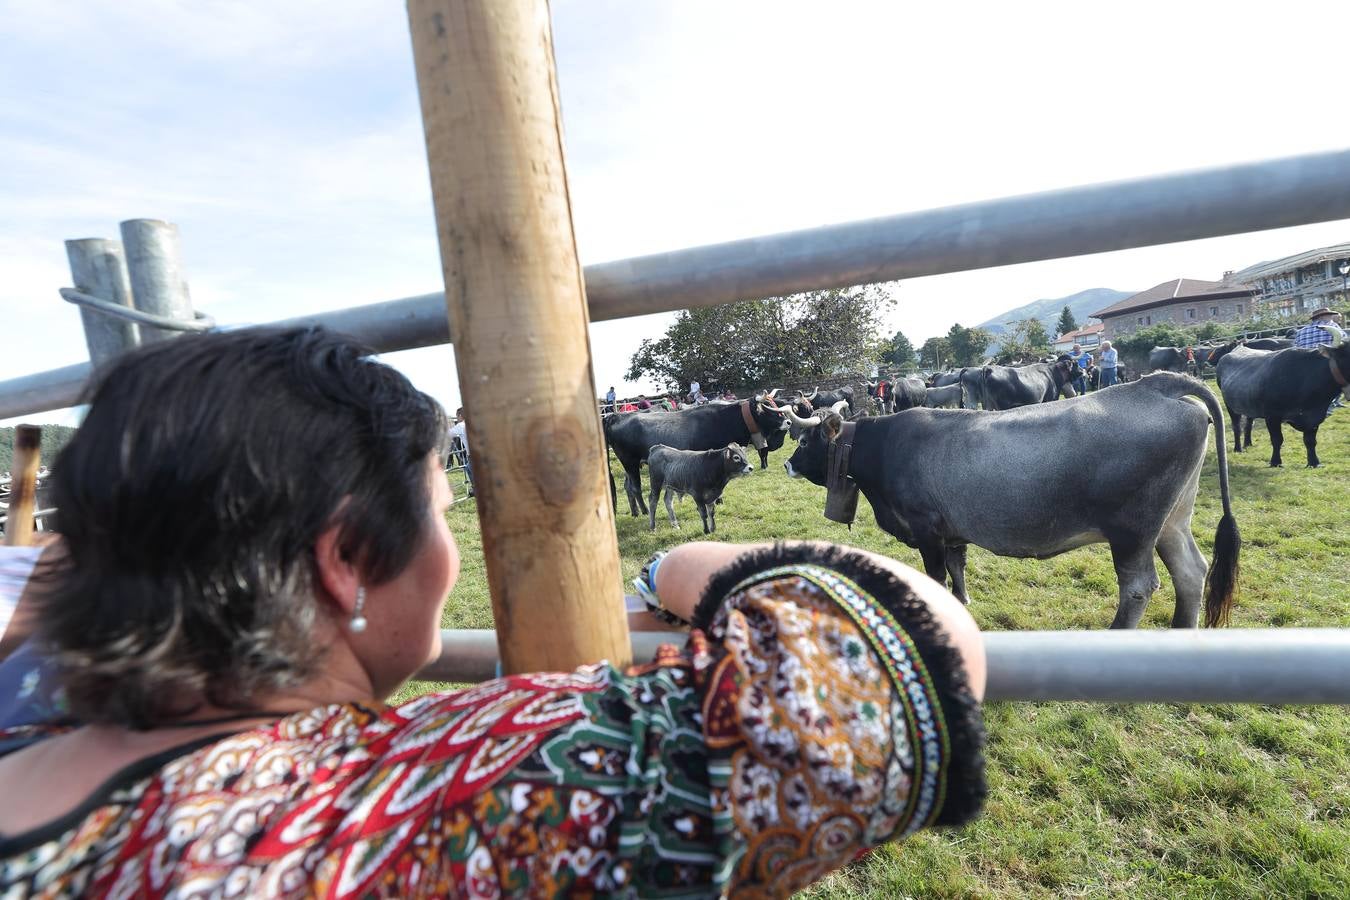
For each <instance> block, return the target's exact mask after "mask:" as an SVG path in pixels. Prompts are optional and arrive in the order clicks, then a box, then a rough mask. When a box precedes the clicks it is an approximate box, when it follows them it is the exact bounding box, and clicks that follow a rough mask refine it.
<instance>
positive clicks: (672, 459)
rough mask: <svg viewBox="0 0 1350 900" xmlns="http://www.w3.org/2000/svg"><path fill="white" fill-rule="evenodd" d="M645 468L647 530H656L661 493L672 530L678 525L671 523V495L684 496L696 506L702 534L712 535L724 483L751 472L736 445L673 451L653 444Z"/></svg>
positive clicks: (743, 454) (673, 516) (670, 448)
mask: <svg viewBox="0 0 1350 900" xmlns="http://www.w3.org/2000/svg"><path fill="white" fill-rule="evenodd" d="M647 468H648V470H649V472H648V474H649V475H650V477H651V480H652V496H651V501H650V503H649V504H648V508H649V510H650V512H649V513H648V516H649V519H648V522H649V524H650V525H651V530H652V531H655V530H656V499H657V497H658V496H659V495H660V494H661V491H662V490H664V491H665V492H666V513H667V514H668V515H669V516H670V524H671V525H672V526H673V527H675V528H679V527H680V523H679V522H677V521H675V506H674V504H673V503H672V502H671V498H672V497H673V495H675V494H679V495H681V496H683V495H685V494H688V495H689V496H691V497H693V498H694V504H695V505H696V506H698V514H699V517H700V518H702V519H703V533H704V534H712V533H713V532H715V531H716V530H717V500H718V498H720V497H721V496H722V491H723V490H725V489H726V486H727V482H728V481H730V480H731V479H733V478H736V477H737V476H739V475H749V474H751V473H752V472H754V471H755V470H754V468H753V467H752V466H751V465H750V461H749V460H748V459H747V458H746V456H745V450H744V449H742V448H741V446H740V444H728V445H727V446H726V447H724V448H722V449H721V450H676V449H675V448H674V447H667V446H666V445H665V444H657V445H656V446H655V447H652V448H651V450H650V451H649V452H648V454H647Z"/></svg>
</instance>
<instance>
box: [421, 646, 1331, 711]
mask: <svg viewBox="0 0 1350 900" xmlns="http://www.w3.org/2000/svg"><path fill="white" fill-rule="evenodd" d="M982 637H983V638H984V649H985V653H986V656H987V658H988V663H989V680H988V688H987V691H986V699H988V700H1035V701H1040V700H1093V701H1099V702H1108V703H1109V702H1135V701H1147V702H1157V703H1324V704H1350V629H1334V628H1246V629H1235V630H1231V631H1196V630H1175V631H1152V630H1150V631H1021V632H1018V631H986V632H984V633H983V634H982ZM632 639H633V658H634V660H638V661H646V660H650V659H651V658H652V656H653V655H654V654H655V652H656V648H657V647H658V646H659V645H661V644H668V643H676V644H678V643H681V642H682V641H683V637H682V636H681V635H679V634H674V633H671V632H634V633H633V634H632ZM441 648H442V649H441V655H440V658H439V659H438V660H437V661H436V662H434V663H432V664H431V665H430V666H428V667H427V668H425V669H423V670H422V672H421V673H419V675H418V677H419V678H424V679H428V680H433V681H456V682H475V681H486V680H488V679H491V678H494V677H496V675H497V674H498V670H497V636H496V634H495V632H492V631H487V630H464V631H442V632H441Z"/></svg>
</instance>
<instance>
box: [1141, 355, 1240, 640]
mask: <svg viewBox="0 0 1350 900" xmlns="http://www.w3.org/2000/svg"><path fill="white" fill-rule="evenodd" d="M1152 377H1154V378H1157V377H1159V376H1157V375H1155V376H1152ZM1168 380H1169V381H1173V380H1174V381H1175V382H1177V383H1179V384H1181V385H1184V387H1182V389H1181V390H1180V391H1178V392H1177V393H1178V394H1180V395H1182V396H1191V397H1194V398H1195V399H1197V400H1199V401H1200V402H1201V403H1203V404H1204V406H1205V409H1206V410H1208V411H1209V420H1210V422H1212V423H1213V424H1214V447H1215V451H1216V452H1217V453H1218V457H1219V498H1220V500H1221V501H1222V502H1223V517H1222V518H1221V519H1219V527H1218V528H1217V529H1216V530H1215V532H1214V559H1213V560H1212V561H1211V562H1210V564H1209V573H1208V574H1207V575H1206V576H1205V625H1206V627H1208V628H1215V627H1217V626H1219V625H1227V624H1228V616H1229V613H1231V612H1232V610H1233V600H1234V598H1235V596H1236V594H1237V583H1238V568H1239V566H1238V553H1239V551H1240V550H1241V549H1242V536H1241V535H1240V534H1239V533H1238V526H1237V519H1235V518H1233V506H1232V503H1231V501H1230V495H1229V491H1228V435H1227V433H1226V432H1225V431H1224V422H1223V408H1222V407H1220V406H1219V401H1218V399H1217V398H1216V397H1215V396H1214V393H1213V392H1212V391H1211V390H1210V389H1209V388H1207V387H1205V386H1204V385H1203V384H1202V383H1200V382H1199V381H1196V380H1195V379H1194V378H1186V377H1184V376H1172V377H1170V378H1169V379H1168Z"/></svg>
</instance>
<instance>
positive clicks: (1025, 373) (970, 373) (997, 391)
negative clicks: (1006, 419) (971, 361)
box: [961, 356, 1079, 409]
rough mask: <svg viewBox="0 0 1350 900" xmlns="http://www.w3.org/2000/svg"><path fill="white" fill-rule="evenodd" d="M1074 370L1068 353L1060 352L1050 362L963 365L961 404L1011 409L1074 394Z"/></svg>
mask: <svg viewBox="0 0 1350 900" xmlns="http://www.w3.org/2000/svg"><path fill="white" fill-rule="evenodd" d="M1078 371H1079V370H1078V364H1077V363H1076V362H1074V361H1073V359H1072V358H1071V357H1068V356H1061V357H1060V358H1059V359H1057V360H1056V361H1054V362H1052V363H1031V364H1030V365H1026V366H985V367H983V368H978V369H977V368H974V367H971V368H968V369H964V370H962V373H961V387H962V389H963V390H964V392H965V401H964V402H965V406H966V408H967V409H974V408H975V404H976V403H980V404H983V406H984V408H985V409H1015V408H1017V407H1019V406H1031V405H1032V404H1036V403H1049V402H1050V401H1051V400H1054V399H1056V398H1058V397H1059V395H1060V394H1063V395H1064V396H1066V397H1073V396H1075V395H1076V392H1075V391H1074V389H1073V380H1074V378H1076V377H1078Z"/></svg>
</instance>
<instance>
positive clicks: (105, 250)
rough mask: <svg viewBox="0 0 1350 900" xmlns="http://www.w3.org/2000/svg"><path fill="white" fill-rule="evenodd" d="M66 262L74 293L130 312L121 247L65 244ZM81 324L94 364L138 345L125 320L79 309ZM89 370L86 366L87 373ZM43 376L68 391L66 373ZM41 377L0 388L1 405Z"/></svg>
mask: <svg viewBox="0 0 1350 900" xmlns="http://www.w3.org/2000/svg"><path fill="white" fill-rule="evenodd" d="M66 258H67V259H68V260H70V278H71V282H72V283H73V284H74V285H75V289H76V290H78V291H82V292H84V293H87V294H93V295H94V296H96V297H99V298H100V299H102V300H103V301H104V302H106V303H108V304H110V305H112V306H117V307H121V308H123V309H131V282H130V281H129V280H128V277H127V263H126V257H125V256H124V255H123V252H122V245H121V244H119V243H118V242H117V241H109V240H105V239H103V238H81V239H79V240H74V241H66ZM80 321H81V323H82V324H83V325H84V341H85V346H87V347H88V348H89V359H90V360H92V361H93V363H94V364H98V363H101V362H103V361H105V360H109V359H112V358H113V357H115V356H118V355H120V354H122V353H124V352H126V351H127V350H129V349H131V348H132V347H135V346H136V344H138V343H139V342H140V340H139V338H138V337H137V335H136V326H135V325H132V324H131V323H130V322H127V321H126V320H124V319H118V318H113V317H111V316H108V315H105V314H103V313H101V312H98V311H96V310H92V309H81V310H80ZM88 368H89V367H88V365H86V370H87V369H88ZM42 375H45V376H48V378H49V381H47V382H46V383H47V384H50V385H51V386H52V387H53V388H56V389H58V391H59V390H60V389H61V388H68V387H69V379H68V377H67V370H66V369H56V370H53V371H51V372H44V373H42ZM42 375H39V376H31V375H30V376H27V378H16V379H13V380H11V381H8V382H5V383H4V384H3V385H0V401H3V402H10V396H11V393H12V394H13V395H14V397H15V399H20V398H22V397H28V396H31V394H32V388H30V387H26V386H25V385H24V384H22V382H26V381H27V379H28V378H41V377H42ZM86 377H87V371H86ZM83 380H84V379H83V378H82V379H81V383H82V382H83ZM77 389H78V388H77ZM73 403H74V400H73V399H72V400H71V402H70V403H61V404H59V406H71V405H73ZM59 406H40V407H36V408H32V407H29V408H26V409H24V410H23V411H21V412H16V413H13V415H16V416H21V415H24V414H25V413H28V412H41V411H43V410H47V409H57V408H59Z"/></svg>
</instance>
